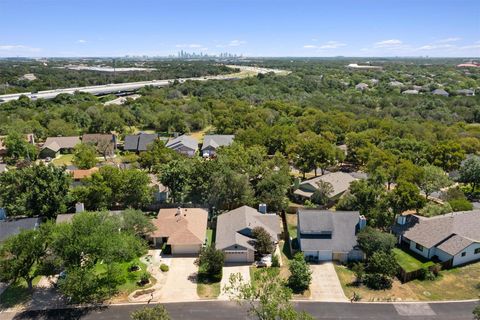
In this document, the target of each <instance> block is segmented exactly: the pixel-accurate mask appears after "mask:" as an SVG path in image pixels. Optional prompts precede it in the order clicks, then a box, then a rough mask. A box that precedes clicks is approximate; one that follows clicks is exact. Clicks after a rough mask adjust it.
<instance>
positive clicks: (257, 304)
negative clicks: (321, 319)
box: [224, 268, 313, 320]
mask: <svg viewBox="0 0 480 320" xmlns="http://www.w3.org/2000/svg"><path fill="white" fill-rule="evenodd" d="M224 291H225V292H226V293H227V294H228V295H229V296H230V299H231V300H234V301H236V302H237V303H238V304H240V305H244V304H245V305H247V307H248V313H249V315H250V316H251V317H252V318H253V319H259V320H276V319H282V320H310V319H313V318H312V317H311V316H310V315H308V314H306V313H305V312H301V313H300V312H298V311H296V310H295V308H294V306H293V305H292V303H291V302H290V299H291V298H292V291H291V290H290V289H289V288H287V287H286V285H285V282H284V281H283V280H282V279H281V277H279V276H278V274H277V273H274V272H271V271H270V270H269V269H267V268H266V269H261V270H260V271H259V272H258V273H256V279H255V284H252V283H250V282H245V281H244V280H243V278H242V275H241V274H240V273H236V274H232V275H231V276H230V279H229V284H228V285H227V286H225V288H224Z"/></svg>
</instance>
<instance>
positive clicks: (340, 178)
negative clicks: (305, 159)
mask: <svg viewBox="0 0 480 320" xmlns="http://www.w3.org/2000/svg"><path fill="white" fill-rule="evenodd" d="M355 180H358V179H357V178H355V177H353V176H352V175H351V174H348V173H345V172H341V171H338V172H330V173H327V174H324V175H322V176H319V177H316V178H313V179H309V180H305V181H303V182H301V183H300V185H299V186H298V189H297V190H295V191H294V192H293V194H295V195H296V196H298V197H301V198H303V199H310V198H311V197H312V195H313V193H314V192H315V190H317V189H318V182H320V181H323V182H328V183H330V184H331V185H332V187H333V192H332V194H331V195H330V198H338V197H340V196H341V195H342V194H343V193H344V192H345V191H347V190H348V189H349V188H350V183H352V182H353V181H355Z"/></svg>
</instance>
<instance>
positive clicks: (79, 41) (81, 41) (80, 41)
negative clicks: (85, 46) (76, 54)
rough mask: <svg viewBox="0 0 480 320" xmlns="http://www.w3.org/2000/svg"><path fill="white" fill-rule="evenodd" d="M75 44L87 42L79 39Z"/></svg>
mask: <svg viewBox="0 0 480 320" xmlns="http://www.w3.org/2000/svg"><path fill="white" fill-rule="evenodd" d="M77 43H87V40H83V39H80V40H77Z"/></svg>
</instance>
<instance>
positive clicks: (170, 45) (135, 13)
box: [0, 0, 480, 57]
mask: <svg viewBox="0 0 480 320" xmlns="http://www.w3.org/2000/svg"><path fill="white" fill-rule="evenodd" d="M180 50H184V51H187V52H197V53H200V52H202V53H204V54H210V55H212V54H218V53H220V52H229V53H232V54H238V55H240V54H242V55H244V56H263V57H281V56H290V57H293V56H298V57H333V56H355V57H362V56H365V57H375V56H381V57H394V56H416V57H418V56H429V57H479V56H480V0H450V1H447V0H376V1H373V0H332V1H322V0H317V1H306V0H291V1H285V0H277V1H273V0H256V1H253V0H242V1H240V0H157V1H154V0H135V1H125V0H115V1H111V0H95V1H92V0H82V1H77V0H28V1H27V0H0V57H16V56H28V57H52V56H54V57H99V56H125V55H148V56H167V55H170V54H177V52H178V51H180Z"/></svg>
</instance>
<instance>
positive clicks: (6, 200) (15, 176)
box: [0, 164, 70, 219]
mask: <svg viewBox="0 0 480 320" xmlns="http://www.w3.org/2000/svg"><path fill="white" fill-rule="evenodd" d="M69 187H70V176H69V175H68V174H66V173H65V169H64V168H57V167H55V166H53V165H51V164H50V165H48V166H46V165H44V164H39V165H37V164H33V165H32V166H29V167H25V168H22V169H18V170H10V171H7V172H5V173H4V174H2V175H0V206H1V207H3V208H5V209H6V211H7V212H8V214H9V215H10V216H18V215H27V216H44V217H47V218H51V219H54V218H55V217H56V216H57V214H59V213H64V212H65V211H66V209H67V204H68V202H69V197H68V190H69Z"/></svg>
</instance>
